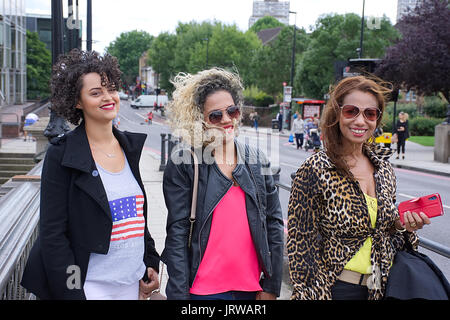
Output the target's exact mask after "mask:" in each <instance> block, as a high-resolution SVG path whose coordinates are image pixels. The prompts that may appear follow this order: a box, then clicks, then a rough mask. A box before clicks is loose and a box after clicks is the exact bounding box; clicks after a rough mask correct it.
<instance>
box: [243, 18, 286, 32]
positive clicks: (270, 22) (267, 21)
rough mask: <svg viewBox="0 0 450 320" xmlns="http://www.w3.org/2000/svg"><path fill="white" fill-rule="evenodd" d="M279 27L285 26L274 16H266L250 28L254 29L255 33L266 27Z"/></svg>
mask: <svg viewBox="0 0 450 320" xmlns="http://www.w3.org/2000/svg"><path fill="white" fill-rule="evenodd" d="M278 27H284V24H282V23H281V22H280V21H278V20H277V19H275V18H274V17H271V16H266V17H264V18H261V19H258V21H256V22H255V23H254V24H253V25H252V26H251V27H250V29H249V30H250V31H253V32H254V33H258V32H259V31H261V30H264V29H272V28H278Z"/></svg>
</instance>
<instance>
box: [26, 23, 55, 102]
mask: <svg viewBox="0 0 450 320" xmlns="http://www.w3.org/2000/svg"><path fill="white" fill-rule="evenodd" d="M51 70H52V57H51V53H50V51H49V50H48V49H47V48H46V47H45V43H44V42H42V41H41V40H39V35H38V33H37V32H30V31H27V98H28V99H36V98H45V97H48V96H49V95H50V86H49V83H50V76H51Z"/></svg>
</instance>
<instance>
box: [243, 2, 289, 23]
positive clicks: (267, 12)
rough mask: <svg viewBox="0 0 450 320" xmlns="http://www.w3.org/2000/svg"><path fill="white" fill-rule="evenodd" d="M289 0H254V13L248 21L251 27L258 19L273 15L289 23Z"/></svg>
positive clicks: (282, 21)
mask: <svg viewBox="0 0 450 320" xmlns="http://www.w3.org/2000/svg"><path fill="white" fill-rule="evenodd" d="M289 5H290V2H289V1H278V0H264V1H256V0H255V1H253V14H252V16H251V17H250V19H249V21H248V27H249V28H250V27H251V26H252V25H253V24H254V23H255V22H256V21H258V19H261V18H264V17H265V16H272V17H274V18H275V19H277V20H278V21H280V22H281V23H283V24H285V25H288V24H289Z"/></svg>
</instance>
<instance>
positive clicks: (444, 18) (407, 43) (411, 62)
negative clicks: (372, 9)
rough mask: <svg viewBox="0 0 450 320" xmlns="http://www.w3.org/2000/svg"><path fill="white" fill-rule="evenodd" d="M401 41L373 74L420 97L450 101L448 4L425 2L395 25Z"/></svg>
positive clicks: (449, 21) (429, 0)
mask: <svg viewBox="0 0 450 320" xmlns="http://www.w3.org/2000/svg"><path fill="white" fill-rule="evenodd" d="M397 28H398V29H399V30H400V33H401V35H402V37H401V39H400V40H399V41H398V42H397V43H396V44H395V45H393V46H391V47H389V48H388V49H387V51H386V55H385V57H384V60H383V62H382V63H381V65H380V66H379V68H378V69H377V70H376V74H377V75H379V76H380V77H382V78H383V79H385V80H389V81H392V82H393V83H394V84H396V85H398V86H404V87H405V88H406V89H407V90H410V89H414V90H416V91H417V92H418V93H420V94H424V95H432V94H433V93H439V92H440V93H442V95H443V96H444V97H445V98H446V99H447V102H450V32H449V30H450V5H449V1H448V0H425V1H423V2H422V3H421V4H419V5H418V6H417V7H416V8H415V9H414V10H413V11H412V12H410V13H409V14H408V15H405V16H404V17H403V18H402V19H401V20H400V21H399V22H398V24H397Z"/></svg>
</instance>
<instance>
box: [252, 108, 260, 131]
mask: <svg viewBox="0 0 450 320" xmlns="http://www.w3.org/2000/svg"><path fill="white" fill-rule="evenodd" d="M258 121H259V115H258V112H256V111H255V112H254V114H253V125H254V127H255V130H256V131H258Z"/></svg>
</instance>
